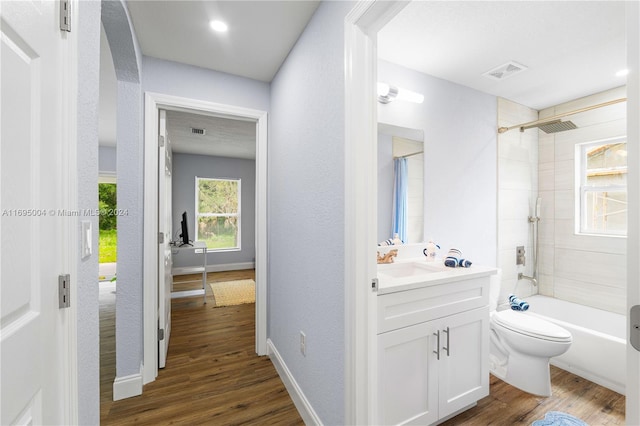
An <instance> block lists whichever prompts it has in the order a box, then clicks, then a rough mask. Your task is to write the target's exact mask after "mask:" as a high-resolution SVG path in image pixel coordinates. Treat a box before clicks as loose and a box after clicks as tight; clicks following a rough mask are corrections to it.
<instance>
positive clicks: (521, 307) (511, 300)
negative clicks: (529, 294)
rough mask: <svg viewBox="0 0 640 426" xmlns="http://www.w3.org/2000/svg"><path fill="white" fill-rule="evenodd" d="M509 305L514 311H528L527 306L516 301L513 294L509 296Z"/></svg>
mask: <svg viewBox="0 0 640 426" xmlns="http://www.w3.org/2000/svg"><path fill="white" fill-rule="evenodd" d="M509 304H510V305H511V309H513V310H514V311H526V310H527V309H529V304H528V303H527V302H525V301H524V300H521V299H518V298H517V297H516V295H515V294H510V295H509Z"/></svg>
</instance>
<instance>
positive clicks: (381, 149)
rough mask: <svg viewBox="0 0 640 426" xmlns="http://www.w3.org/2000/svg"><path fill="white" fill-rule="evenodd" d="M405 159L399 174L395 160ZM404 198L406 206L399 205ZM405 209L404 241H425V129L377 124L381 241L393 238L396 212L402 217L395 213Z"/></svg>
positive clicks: (379, 230)
mask: <svg viewBox="0 0 640 426" xmlns="http://www.w3.org/2000/svg"><path fill="white" fill-rule="evenodd" d="M402 158H404V159H406V161H404V162H403V163H404V164H403V165H401V166H400V171H399V173H398V174H397V175H396V172H395V170H396V167H395V165H394V163H396V161H395V160H396V159H402ZM394 187H395V188H397V190H396V191H394ZM396 194H397V196H396ZM402 199H404V200H405V203H406V204H404V207H402V206H398V203H399V201H398V200H402ZM394 205H395V206H396V207H395V208H394ZM403 208H406V226H405V228H406V234H405V237H404V238H402V239H403V242H404V243H405V244H410V243H419V242H422V241H424V214H423V211H424V132H423V131H422V130H418V129H410V128H406V127H400V126H395V125H392V124H388V123H378V241H380V242H381V241H385V240H387V239H390V238H393V234H394V231H393V223H394V215H395V216H396V217H399V216H401V215H400V214H399V213H398V214H396V212H399V211H401V210H402V209H403ZM400 221H401V220H400Z"/></svg>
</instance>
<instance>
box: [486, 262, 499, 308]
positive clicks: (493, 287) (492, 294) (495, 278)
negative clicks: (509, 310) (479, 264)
mask: <svg viewBox="0 0 640 426" xmlns="http://www.w3.org/2000/svg"><path fill="white" fill-rule="evenodd" d="M501 283H502V270H501V269H498V272H497V273H495V274H494V275H491V276H490V277H489V312H493V311H495V310H496V309H497V308H498V299H499V298H500V284H501Z"/></svg>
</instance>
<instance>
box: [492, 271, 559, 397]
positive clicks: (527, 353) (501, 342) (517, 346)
mask: <svg viewBox="0 0 640 426" xmlns="http://www.w3.org/2000/svg"><path fill="white" fill-rule="evenodd" d="M493 278H494V279H492V281H491V287H492V288H491V320H490V333H489V334H490V336H491V343H490V346H489V347H490V349H489V370H490V371H491V373H492V374H493V375H495V376H496V377H498V378H500V379H502V380H504V381H505V382H507V383H509V384H510V385H512V386H515V387H517V388H519V389H521V390H523V391H525V392H529V393H532V394H534V395H540V396H551V377H550V375H549V359H550V358H552V357H554V356H558V355H562V354H563V353H565V352H566V351H567V350H569V347H570V346H571V333H569V332H568V331H567V330H565V329H564V328H562V327H560V326H558V325H556V324H553V323H551V322H549V321H545V320H543V319H540V318H538V317H536V316H534V315H530V314H529V313H528V312H519V311H513V310H511V309H507V310H501V311H497V310H496V308H497V307H498V306H497V305H498V303H497V302H498V297H499V294H500V276H499V275H497V276H496V275H494V276H493ZM496 287H497V289H496ZM530 309H535V307H531V308H530Z"/></svg>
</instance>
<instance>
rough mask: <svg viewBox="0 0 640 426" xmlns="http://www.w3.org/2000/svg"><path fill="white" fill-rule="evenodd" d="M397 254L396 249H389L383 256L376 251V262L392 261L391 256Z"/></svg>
mask: <svg viewBox="0 0 640 426" xmlns="http://www.w3.org/2000/svg"><path fill="white" fill-rule="evenodd" d="M397 255H398V249H394V250H389V252H388V253H387V254H385V255H384V256H380V252H378V263H393V258H394V257H396V256H397Z"/></svg>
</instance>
